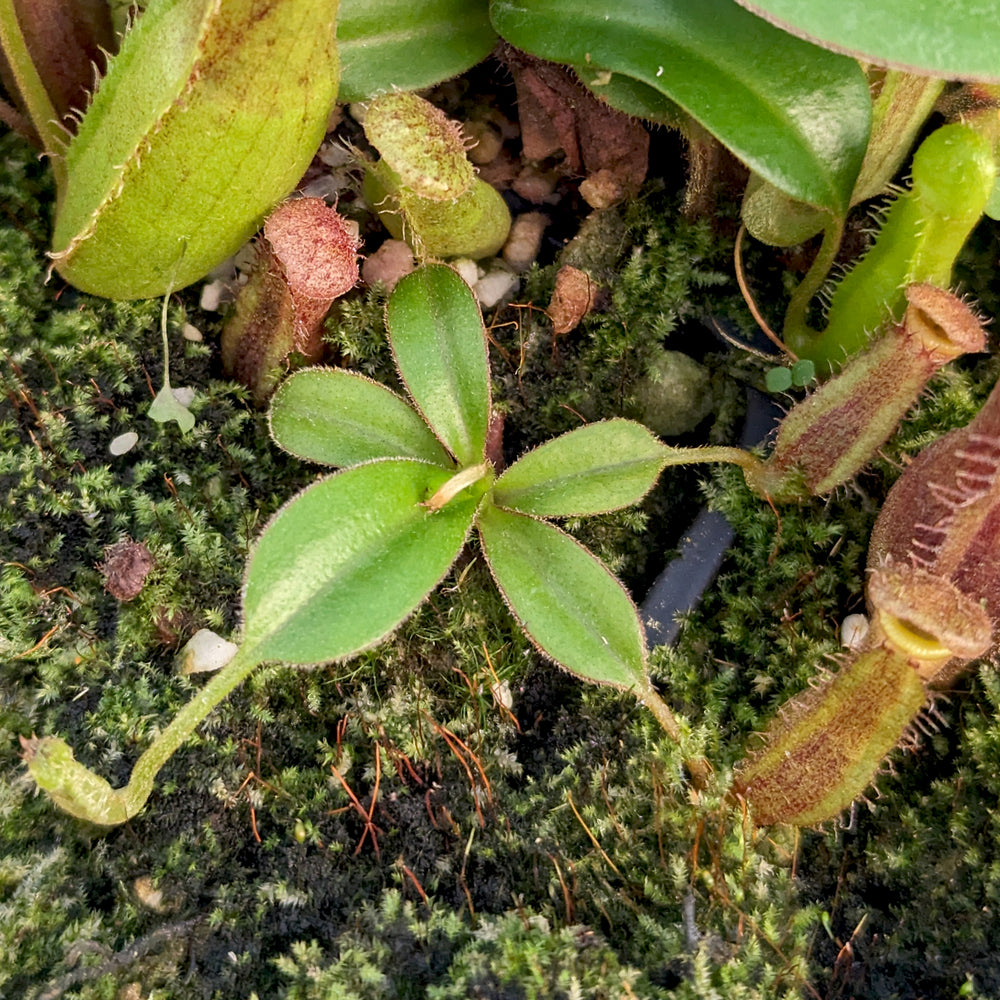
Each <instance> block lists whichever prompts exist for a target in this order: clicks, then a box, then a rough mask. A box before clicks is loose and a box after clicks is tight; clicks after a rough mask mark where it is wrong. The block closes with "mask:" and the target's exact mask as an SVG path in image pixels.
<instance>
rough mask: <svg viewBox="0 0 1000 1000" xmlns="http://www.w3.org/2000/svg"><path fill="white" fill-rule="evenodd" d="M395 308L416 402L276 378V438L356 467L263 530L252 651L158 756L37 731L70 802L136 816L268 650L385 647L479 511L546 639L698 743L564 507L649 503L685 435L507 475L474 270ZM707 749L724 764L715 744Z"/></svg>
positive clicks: (32, 747) (565, 447)
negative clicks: (115, 772)
mask: <svg viewBox="0 0 1000 1000" xmlns="http://www.w3.org/2000/svg"><path fill="white" fill-rule="evenodd" d="M386 321H387V327H388V331H389V338H390V342H391V346H392V350H393V354H394V356H395V359H396V363H397V366H398V369H399V375H400V378H401V380H402V382H403V385H404V386H405V387H406V390H407V395H408V397H409V399H404V398H403V397H401V396H399V395H397V394H395V393H393V392H392V391H390V390H389V389H387V388H385V387H384V386H381V385H378V384H377V383H375V382H373V381H371V380H370V379H367V378H365V377H364V376H362V375H359V374H357V373H354V372H349V371H344V370H338V369H323V368H316V369H307V370H305V371H302V372H299V373H296V374H295V375H293V376H292V377H291V378H289V379H288V380H287V381H286V382H285V383H284V384H283V385H282V386H281V387H280V389H279V390H278V392H277V393H276V394H275V396H274V399H273V400H272V405H271V411H270V420H271V431H272V434H273V436H274V438H275V440H276V441H277V442H278V443H279V444H280V445H282V446H283V447H285V448H286V449H287V450H289V451H291V452H292V453H293V454H295V455H298V456H299V457H301V458H304V459H306V460H310V461H316V462H320V463H322V464H326V465H331V466H335V467H337V471H335V472H333V473H331V474H329V475H327V476H325V477H324V478H321V479H320V480H318V481H317V482H316V483H314V484H313V485H311V486H309V487H307V488H306V489H305V490H303V491H302V492H301V493H299V494H298V495H297V496H296V497H293V498H292V499H291V500H290V501H289V502H288V503H287V504H286V505H285V506H284V507H283V508H282V509H281V510H280V511H278V513H277V514H275V515H274V517H273V518H272V519H271V521H270V522H269V523H268V525H267V526H266V528H265V529H264V531H263V533H262V535H261V537H260V539H259V540H258V542H257V544H256V546H255V548H254V550H253V552H252V554H251V556H250V560H249V563H248V565H247V570H246V581H245V585H244V591H243V608H244V613H245V625H244V630H243V643H242V645H241V647H240V649H239V651H238V652H237V654H236V656H235V657H234V659H233V660H231V661H230V662H229V663H228V664H227V665H226V666H225V667H223V668H222V669H221V670H220V671H219V672H218V673H217V674H215V675H214V676H213V677H212V679H211V680H210V681H209V683H208V684H207V685H206V686H205V687H204V688H203V689H202V690H201V691H200V692H199V693H198V694H197V695H196V696H195V697H194V698H193V699H192V700H191V701H190V702H189V703H188V705H187V706H185V708H184V709H183V710H182V711H181V712H180V714H179V715H178V716H177V717H176V718H175V719H174V721H173V722H172V723H171V724H170V725H169V726H168V727H167V728H166V729H165V730H164V731H163V733H162V734H161V736H160V737H159V738H158V739H157V740H155V741H154V743H153V744H152V746H150V748H149V749H148V750H147V751H146V752H145V753H144V754H143V755H142V757H141V758H140V759H139V761H138V762H137V764H136V766H135V769H134V770H133V774H132V778H131V780H130V781H129V784H128V785H127V786H125V788H121V789H112V788H111V787H110V786H109V785H108V783H107V782H106V781H104V780H103V779H102V778H99V777H98V776H97V775H94V774H93V773H92V772H90V771H89V770H88V769H87V768H86V767H84V765H83V764H81V763H79V762H78V761H76V760H75V759H74V757H73V752H72V750H71V749H70V748H69V747H68V745H66V744H65V742H63V741H62V740H59V739H58V738H53V737H46V738H43V739H38V738H32V739H31V740H30V741H26V744H25V755H24V756H25V761H26V762H27V765H28V770H29V773H30V774H31V775H32V777H33V778H34V779H35V781H36V783H37V784H38V786H39V787H40V788H42V789H43V790H45V791H47V792H48V793H49V794H50V795H51V796H52V798H53V801H54V802H56V804H57V805H59V806H60V807H61V808H63V809H64V810H66V811H67V812H69V813H71V814H73V815H74V816H77V817H79V818H81V819H85V820H89V821H90V822H92V823H96V824H100V825H104V826H111V825H115V824H118V823H121V822H124V821H125V820H126V819H129V818H131V817H133V816H135V815H136V814H137V813H138V812H139V811H140V810H141V809H142V808H143V806H144V804H145V802H146V800H147V798H148V796H149V794H150V792H151V791H152V788H153V782H154V779H155V776H156V773H157V772H158V771H159V769H160V768H161V767H162V766H163V764H164V763H165V762H166V760H167V759H168V758H169V757H170V755H171V754H172V753H173V752H174V751H175V750H176V749H177V748H178V747H179V746H180V745H181V744H182V743H183V742H184V740H185V739H187V738H188V737H189V736H190V735H191V733H192V732H193V731H194V729H195V728H196V727H197V725H198V724H199V722H201V720H202V719H204V717H205V716H206V715H207V714H208V712H210V711H211V709H212V708H213V707H214V706H215V705H216V704H218V702H219V701H220V700H221V699H222V698H224V697H226V696H227V695H228V694H229V692H230V691H232V690H233V689H234V688H235V687H236V686H237V685H238V684H240V683H241V682H242V681H243V680H244V679H245V678H246V677H247V676H248V675H249V674H250V672H251V671H252V670H253V669H254V667H255V666H256V665H257V664H259V663H262V662H265V661H281V662H285V663H289V664H298V665H311V664H319V663H326V662H331V661H335V660H344V659H347V658H349V657H351V656H354V655H355V654H357V653H358V652H360V651H362V650H364V649H367V648H369V647H371V646H373V645H375V644H377V643H378V642H379V641H381V640H382V639H384V638H385V637H386V636H388V635H389V634H390V633H391V632H392V631H393V630H395V629H396V628H398V627H399V625H400V624H401V623H402V622H403V621H405V620H406V618H407V617H408V616H409V615H411V614H412V613H413V612H414V611H415V610H416V609H417V608H418V607H419V605H420V604H421V603H422V602H423V601H424V600H425V598H426V597H427V596H428V594H429V593H430V592H431V591H432V590H433V589H434V587H436V586H437V584H438V583H439V582H440V581H441V580H442V579H443V578H444V576H445V575H446V574H447V573H448V571H449V569H450V568H451V566H452V565H453V563H454V561H455V559H456V558H457V556H458V554H459V552H460V551H461V550H462V548H463V546H464V545H465V544H466V541H467V539H468V538H469V535H470V533H471V531H472V529H473V526H474V525H478V528H479V535H480V538H481V540H482V544H483V552H484V555H485V557H486V560H487V562H488V563H489V565H490V569H491V571H492V572H493V575H494V578H495V579H496V581H497V584H498V585H499V587H500V589H501V590H502V592H503V594H504V596H505V598H506V600H507V602H508V604H509V605H510V607H511V610H512V611H513V612H514V614H515V616H516V617H517V619H518V621H519V622H520V623H521V625H522V627H523V628H524V630H525V632H526V633H527V634H528V635H529V637H530V638H531V639H532V641H533V642H534V643H535V645H536V646H537V647H538V648H539V650H541V651H542V652H543V653H544V654H545V655H547V656H548V657H550V658H551V659H552V660H554V661H555V662H556V663H558V664H560V665H561V666H562V667H564V668H565V669H567V670H569V671H571V672H572V673H574V674H576V675H577V676H579V677H581V678H584V679H586V680H589V681H592V682H594V683H598V684H608V685H612V686H614V687H617V688H622V689H628V690H632V691H634V692H635V694H636V695H637V697H639V698H640V699H641V700H642V701H643V703H644V704H646V705H647V706H648V707H649V708H650V710H651V711H652V712H653V713H654V714H655V715H656V717H657V719H658V720H659V721H660V722H661V724H662V725H663V727H664V729H665V730H666V731H667V733H668V734H669V735H670V736H671V737H672V738H673V739H675V740H678V741H679V740H681V739H682V736H683V733H682V731H681V728H680V725H679V724H678V722H677V721H676V719H674V717H673V715H672V713H671V712H670V710H669V708H667V706H666V704H665V703H664V702H663V700H662V698H660V696H659V694H658V693H657V692H656V691H655V689H654V688H653V685H652V683H651V682H650V680H649V678H648V675H647V673H646V641H645V636H644V634H643V629H642V625H641V622H640V621H639V617H638V613H637V611H636V608H635V605H634V604H633V603H632V600H631V598H630V597H629V596H628V594H627V593H626V591H625V589H624V587H623V586H622V584H621V583H620V582H619V581H618V580H616V579H615V577H614V576H613V575H612V574H611V573H610V571H609V570H608V569H607V568H606V567H605V566H603V565H602V564H601V563H600V562H599V560H597V559H596V558H595V557H594V556H593V555H592V554H591V553H590V552H588V551H587V550H586V549H585V548H584V547H583V546H582V545H580V543H579V542H577V541H576V540H575V539H573V538H572V537H571V536H570V535H568V534H566V533H565V532H563V531H561V530H560V529H558V528H557V527H555V525H553V524H551V523H549V522H548V521H547V520H545V519H546V518H549V517H568V516H580V515H586V514H594V513H599V512H602V511H608V510H614V509H616V508H619V507H623V506H627V505H629V504H633V503H636V502H637V501H638V500H640V499H641V498H642V497H643V496H644V495H645V494H646V492H647V491H648V490H649V489H650V488H651V487H652V486H653V484H654V483H655V481H656V479H657V477H658V475H659V473H660V471H661V469H662V468H663V465H664V464H665V462H666V454H667V449H666V448H665V447H664V446H663V445H662V444H660V443H659V441H657V439H656V438H655V437H654V436H653V435H652V434H651V433H650V432H649V431H648V430H647V429H646V428H644V427H642V426H641V425H639V424H635V423H632V422H630V421H626V420H609V421H604V422H601V423H596V424H593V425H589V426H585V427H582V428H579V429H577V430H575V431H571V432H569V433H567V434H564V435H562V436H561V437H558V438H556V439H554V440H553V441H551V442H548V443H547V444H546V445H543V446H542V447H540V448H538V449H536V450H535V451H533V452H529V453H528V454H527V455H525V456H523V457H522V458H521V459H520V460H519V461H517V462H515V463H514V465H512V466H511V467H510V468H509V469H508V470H507V471H506V472H505V473H504V474H503V475H502V476H500V477H499V478H496V476H495V473H494V470H493V466H492V465H491V463H490V461H489V460H488V458H487V438H488V434H489V429H490V417H491V399H490V375H489V363H488V357H487V347H486V331H485V329H484V327H483V321H482V316H481V314H480V312H479V309H478V307H477V306H476V303H475V299H474V298H473V296H472V293H471V291H470V290H469V288H468V286H467V285H466V284H465V282H464V281H463V280H462V279H461V278H460V277H459V276H458V274H457V273H456V272H455V271H453V270H452V269H451V268H449V267H446V266H444V265H440V264H437V265H429V266H425V267H422V268H420V269H419V270H417V271H416V272H414V273H413V274H411V275H408V276H407V277H405V278H403V279H402V280H401V281H400V282H399V283H398V284H397V286H396V288H395V289H394V290H393V293H392V295H391V296H390V299H389V302H388V305H387V308H386ZM691 764H692V771H693V773H694V774H695V775H700V776H704V775H705V774H706V773H707V767H705V766H704V764H703V762H701V761H700V760H696V761H692V762H691Z"/></svg>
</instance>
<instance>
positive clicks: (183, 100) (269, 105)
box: [52, 0, 339, 299]
mask: <svg viewBox="0 0 1000 1000" xmlns="http://www.w3.org/2000/svg"><path fill="white" fill-rule="evenodd" d="M336 13H337V4H336V0H274V2H272V3H268V4H265V5H261V4H259V3H257V2H256V0H226V2H225V3H222V4H220V3H217V2H216V0H152V2H150V3H149V5H148V7H147V9H146V11H145V13H143V14H142V15H141V16H140V17H139V19H138V20H137V22H136V24H135V27H134V28H132V30H131V31H129V33H128V34H127V35H126V36H125V39H124V41H123V43H122V47H121V50H120V51H119V53H118V55H117V56H115V58H114V59H113V60H112V62H111V65H110V67H109V70H108V73H107V75H106V76H105V77H104V78H103V79H102V80H101V82H100V85H99V87H98V89H97V92H96V94H95V95H94V99H93V101H92V102H91V105H90V107H89V109H88V110H87V113H86V114H85V115H84V118H83V121H82V123H81V125H80V129H79V131H78V132H77V134H76V136H75V137H74V138H73V140H72V142H71V143H70V145H69V148H68V149H67V151H66V154H65V173H66V177H67V181H66V185H65V188H64V189H61V190H60V192H59V199H58V205H57V210H56V222H55V232H54V235H53V241H52V242H53V246H52V256H53V259H54V261H55V268H56V270H58V271H59V273H60V274H61V275H62V276H63V277H64V278H65V279H66V280H67V281H69V282H70V283H71V284H73V285H75V286H76V287H77V288H80V289H82V290H83V291H87V292H92V293H94V294H96V295H103V296H105V297H107V298H114V299H132V298H148V297H152V296H156V295H162V294H163V293H164V292H165V291H167V289H168V288H171V289H176V288H182V287H183V286H185V285H188V284H190V283H191V282H193V281H196V280H198V279H199V278H201V277H203V276H204V275H205V274H207V273H208V271H210V270H211V269H212V268H213V267H215V266H216V265H217V264H218V263H219V262H220V261H222V260H224V259H225V258H226V257H228V256H230V255H231V254H233V253H235V251H236V250H237V249H239V247H240V246H241V245H242V244H243V243H244V242H245V241H246V240H247V239H248V238H249V237H250V235H251V234H252V233H253V231H254V230H255V229H256V228H257V226H258V225H259V224H260V221H261V219H262V218H263V216H264V215H265V214H266V213H267V211H268V210H269V209H270V208H272V207H273V206H274V205H275V204H276V203H277V202H278V201H280V200H281V199H282V198H283V197H284V196H285V195H286V194H288V192H289V191H290V190H291V189H292V188H293V187H294V186H295V184H296V183H297V182H298V181H299V179H300V178H301V176H302V174H303V172H304V171H305V168H306V167H307V166H308V164H309V161H310V159H311V158H312V156H313V154H314V153H315V152H316V149H317V148H318V146H319V144H320V142H321V141H322V139H323V135H324V133H325V131H326V124H327V120H328V118H329V114H330V111H331V109H332V107H333V104H334V101H335V99H336V96H337V81H338V79H339V68H338V62H337V52H336V43H335V39H334V24H335V19H336Z"/></svg>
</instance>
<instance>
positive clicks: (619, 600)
mask: <svg viewBox="0 0 1000 1000" xmlns="http://www.w3.org/2000/svg"><path fill="white" fill-rule="evenodd" d="M478 525H479V533H480V537H481V538H482V542H483V548H484V550H485V552H486V558H487V561H488V562H489V564H490V569H491V571H492V573H493V578H494V579H495V580H496V584H497V586H498V587H499V588H500V592H501V593H502V594H503V596H504V599H505V600H506V601H507V604H508V605H509V606H510V608H511V610H512V611H513V613H514V616H515V617H516V618H517V620H518V621H519V622H520V623H521V628H523V629H524V631H525V633H526V634H527V635H528V637H529V638H530V639H531V640H532V641H533V642H534V643H535V644H536V645H537V646H538V648H539V649H540V650H542V652H543V653H545V654H546V655H547V656H550V657H551V658H552V659H553V660H555V661H556V663H558V664H559V665H560V666H562V667H564V668H565V669H566V670H569V671H570V672H571V673H574V674H576V675H577V676H578V677H581V678H583V679H584V680H588V681H594V682H595V683H597V684H610V685H612V686H613V687H618V688H624V689H636V690H637V691H643V692H644V691H646V690H647V689H648V688H649V681H648V678H647V677H646V670H645V663H646V640H645V636H644V635H643V632H642V625H641V624H640V622H639V616H638V613H637V611H636V608H635V605H634V604H633V603H632V599H631V598H630V597H629V596H628V594H627V593H626V592H625V588H624V587H623V586H622V585H621V583H619V581H618V580H617V579H616V578H615V577H614V576H613V575H612V574H611V573H610V571H609V570H608V569H607V568H606V567H605V566H604V565H603V564H602V563H601V562H600V561H599V560H598V559H597V558H596V557H595V556H594V555H593V554H592V553H590V552H588V551H587V550H586V549H585V548H584V547H583V546H582V545H581V544H580V543H579V542H577V541H576V540H575V539H573V538H571V537H570V536H569V535H567V534H566V533H565V532H563V531H560V530H559V529H558V528H557V527H555V526H554V525H552V524H547V523H546V522H545V521H539V520H536V519H535V518H533V517H528V516H527V515H525V514H516V513H513V512H510V511H505V510H500V509H499V508H497V507H494V506H492V505H490V504H486V505H484V507H483V510H482V511H481V513H480V516H479V520H478Z"/></svg>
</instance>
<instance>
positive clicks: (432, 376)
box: [386, 264, 490, 465]
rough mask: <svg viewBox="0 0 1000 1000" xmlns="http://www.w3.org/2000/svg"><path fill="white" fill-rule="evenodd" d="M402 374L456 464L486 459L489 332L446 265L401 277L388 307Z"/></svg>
mask: <svg viewBox="0 0 1000 1000" xmlns="http://www.w3.org/2000/svg"><path fill="white" fill-rule="evenodd" d="M386 326H387V327H388V330H389V341H390V343H391V345H392V352H393V355H394V356H395V358H396V364H397V365H398V367H399V374H400V376H401V378H402V379H403V382H404V383H405V384H406V388H407V389H408V390H409V393H410V396H411V397H412V398H413V401H414V403H416V406H417V409H418V410H419V411H420V412H421V413H422V414H423V417H424V419H425V420H426V421H427V423H428V424H430V427H431V429H432V430H433V431H434V433H435V434H436V435H437V436H438V438H439V439H440V441H441V442H442V444H444V446H445V447H446V448H447V449H448V450H449V451H450V452H451V454H452V455H454V456H455V458H456V459H457V460H458V462H459V464H460V465H475V464H477V463H478V462H481V461H482V459H483V451H484V449H485V447H486V432H487V429H488V427H489V420H490V378H489V366H488V359H487V355H486V330H485V328H484V327H483V318H482V315H481V314H480V312H479V307H478V306H477V305H476V300H475V299H474V298H473V295H472V291H471V290H470V289H469V286H468V285H467V284H466V283H465V282H464V281H463V280H462V279H461V278H460V277H459V275H458V273H457V272H456V271H454V270H452V268H450V267H446V266H445V265H443V264H430V265H427V266H426V267H421V268H419V269H418V270H416V271H414V272H413V273H412V274H409V275H407V276H406V277H405V278H403V279H402V281H400V282H399V283H398V284H397V285H396V287H395V288H394V289H393V291H392V295H390V296H389V302H388V304H387V306H386Z"/></svg>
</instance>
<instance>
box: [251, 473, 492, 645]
mask: <svg viewBox="0 0 1000 1000" xmlns="http://www.w3.org/2000/svg"><path fill="white" fill-rule="evenodd" d="M449 478H450V476H449V473H448V472H447V471H446V470H444V469H441V468H439V467H437V466H433V465H428V464H426V463H423V462H416V461H411V460H408V459H390V460H387V461H382V462H371V463H369V464H367V465H359V466H356V467H355V468H353V469H347V470H346V471H343V472H338V473H334V474H333V475H332V476H329V477H327V478H326V479H322V480H320V481H319V482H318V483H316V484H314V485H313V486H310V487H308V488H307V489H305V490H303V491H302V492H301V493H300V494H298V496H296V497H295V498H294V499H292V500H291V501H290V502H289V503H288V504H287V505H286V506H285V507H283V508H282V509H281V510H280V511H279V512H278V513H277V514H276V515H275V516H274V517H273V518H272V519H271V521H270V523H269V524H268V525H267V527H266V528H265V530H264V533H263V534H262V535H261V537H260V540H259V541H258V543H257V546H256V548H255V549H254V551H253V554H252V555H251V557H250V562H249V565H248V567H247V577H246V586H245V588H244V595H243V607H244V611H245V614H246V627H245V630H244V645H245V646H246V647H248V648H250V649H252V651H253V655H254V657H255V658H256V659H257V660H259V661H265V660H284V661H286V662H288V663H298V664H309V663H324V662H328V661H331V660H338V659H343V658H345V657H348V656H353V655H354V654H355V653H358V652H360V651H361V650H363V649H366V648H367V647H369V646H372V645H374V644H375V643H377V642H378V641H379V640H380V639H382V638H384V637H385V636H386V635H388V634H389V633H390V632H392V631H393V629H395V628H396V627H397V626H398V625H399V624H400V623H401V622H403V621H404V620H405V619H406V618H407V617H408V616H409V615H410V614H412V612H413V611H414V610H415V609H416V608H417V607H418V605H419V604H420V603H421V602H422V601H423V600H424V598H425V597H426V596H427V595H428V593H430V591H431V590H433V589H434V587H435V586H436V585H437V584H438V583H439V582H440V580H441V578H442V577H443V576H444V575H445V573H447V572H448V569H449V567H450V566H451V564H452V563H453V562H454V560H455V557H456V556H457V555H458V553H459V551H460V549H461V548H462V545H463V544H464V543H465V539H466V536H467V535H468V533H469V530H470V528H471V527H472V521H473V518H474V517H475V512H476V506H477V504H478V502H479V499H480V497H481V492H479V493H478V494H477V492H476V491H474V490H468V491H466V492H465V493H463V494H462V495H461V496H458V497H456V498H454V499H453V500H452V501H451V503H449V504H447V505H446V506H445V507H443V508H442V509H441V510H438V511H434V512H431V511H430V510H428V509H427V508H426V507H425V506H423V504H424V503H426V501H427V500H428V499H429V498H430V497H431V496H432V495H433V494H434V492H435V491H436V490H437V489H438V488H439V487H440V486H442V485H443V484H444V483H445V482H446V481H447V480H448V479H449Z"/></svg>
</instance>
